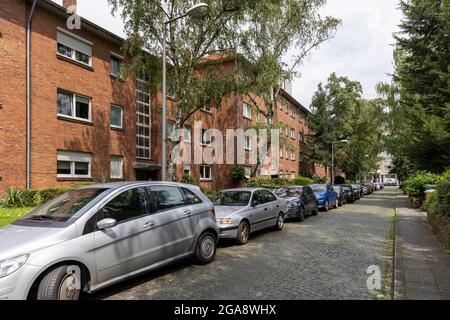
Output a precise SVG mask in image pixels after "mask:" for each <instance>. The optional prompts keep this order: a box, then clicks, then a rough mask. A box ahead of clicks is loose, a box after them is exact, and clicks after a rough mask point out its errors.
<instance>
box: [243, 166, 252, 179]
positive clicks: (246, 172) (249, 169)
mask: <svg viewBox="0 0 450 320" xmlns="http://www.w3.org/2000/svg"><path fill="white" fill-rule="evenodd" d="M244 170H245V176H246V177H250V176H251V175H252V167H247V166H246V167H244Z"/></svg>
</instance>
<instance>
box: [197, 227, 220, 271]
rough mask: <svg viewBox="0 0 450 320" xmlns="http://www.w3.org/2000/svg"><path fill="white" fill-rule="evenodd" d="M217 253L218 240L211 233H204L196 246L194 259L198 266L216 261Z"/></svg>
mask: <svg viewBox="0 0 450 320" xmlns="http://www.w3.org/2000/svg"><path fill="white" fill-rule="evenodd" d="M216 251H217V238H216V235H215V234H214V233H213V232H211V231H206V232H203V233H202V234H201V235H200V237H199V238H198V240H197V245H196V246H195V253H194V259H195V262H196V263H197V264H200V265H202V264H208V263H210V262H212V261H213V260H214V258H215V257H216Z"/></svg>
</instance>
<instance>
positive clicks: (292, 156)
mask: <svg viewBox="0 0 450 320" xmlns="http://www.w3.org/2000/svg"><path fill="white" fill-rule="evenodd" d="M291 160H295V152H294V151H291Z"/></svg>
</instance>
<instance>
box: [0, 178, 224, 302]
mask: <svg viewBox="0 0 450 320" xmlns="http://www.w3.org/2000/svg"><path fill="white" fill-rule="evenodd" d="M218 236H219V230H218V228H217V224H216V220H215V216H214V206H213V204H212V203H211V201H210V200H209V199H208V198H207V197H206V196H205V195H204V194H203V193H202V192H201V191H200V189H199V188H198V187H196V186H192V185H185V184H179V183H166V182H123V183H112V184H104V185H96V186H88V187H83V188H80V189H77V190H74V191H71V192H68V193H66V194H64V195H62V196H60V197H58V198H56V199H54V200H52V201H50V202H49V203H46V204H44V205H43V206H41V207H39V208H38V209H36V210H34V211H32V212H31V213H30V214H28V215H27V216H25V217H24V218H23V219H21V220H19V221H17V222H15V223H13V224H12V225H10V226H7V227H5V228H3V229H0V300H6V299H27V298H37V299H47V300H48V299H52V300H76V299H78V298H79V296H80V292H81V291H86V292H89V293H90V292H93V291H96V290H98V289H100V288H103V287H106V286H108V285H111V284H113V283H116V282H118V281H121V280H124V279H126V278H129V277H132V276H135V275H137V274H140V273H142V272H145V271H149V270H152V269H155V268H157V267H160V266H163V265H166V264H168V263H170V262H172V261H174V260H177V259H181V258H186V257H190V256H193V257H194V258H195V260H196V261H197V262H198V263H200V264H206V263H209V262H211V261H212V260H213V259H214V257H215V254H216V248H217V240H218Z"/></svg>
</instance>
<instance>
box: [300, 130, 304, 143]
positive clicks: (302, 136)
mask: <svg viewBox="0 0 450 320" xmlns="http://www.w3.org/2000/svg"><path fill="white" fill-rule="evenodd" d="M299 139H300V142H305V134H304V133H303V132H299Z"/></svg>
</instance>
